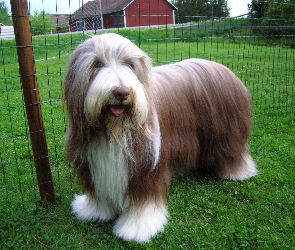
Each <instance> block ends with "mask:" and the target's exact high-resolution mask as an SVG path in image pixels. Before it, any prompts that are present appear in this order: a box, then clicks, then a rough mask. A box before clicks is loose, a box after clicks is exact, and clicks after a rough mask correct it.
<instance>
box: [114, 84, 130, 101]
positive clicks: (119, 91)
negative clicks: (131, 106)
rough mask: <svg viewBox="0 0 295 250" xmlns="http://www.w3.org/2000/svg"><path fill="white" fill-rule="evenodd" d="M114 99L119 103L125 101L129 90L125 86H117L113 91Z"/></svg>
mask: <svg viewBox="0 0 295 250" xmlns="http://www.w3.org/2000/svg"><path fill="white" fill-rule="evenodd" d="M113 95H114V97H115V98H116V99H117V100H119V101H125V100H127V99H128V97H129V95H130V90H129V88H127V87H126V86H119V87H116V88H115V89H114V90H113Z"/></svg>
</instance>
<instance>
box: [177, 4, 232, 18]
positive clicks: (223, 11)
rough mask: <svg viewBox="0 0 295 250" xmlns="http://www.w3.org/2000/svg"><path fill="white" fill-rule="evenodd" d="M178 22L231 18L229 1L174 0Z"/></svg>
mask: <svg viewBox="0 0 295 250" xmlns="http://www.w3.org/2000/svg"><path fill="white" fill-rule="evenodd" d="M173 4H174V5H175V6H176V7H177V14H176V22H177V23H184V22H190V21H200V20H208V19H211V18H212V19H214V18H221V17H227V16H229V7H228V3H227V0H174V1H173Z"/></svg>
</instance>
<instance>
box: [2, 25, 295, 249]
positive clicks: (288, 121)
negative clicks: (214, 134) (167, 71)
mask: <svg viewBox="0 0 295 250" xmlns="http://www.w3.org/2000/svg"><path fill="white" fill-rule="evenodd" d="M118 32H119V33H122V34H124V35H125V36H127V37H130V39H132V40H134V41H135V42H136V43H137V44H140V46H141V48H142V49H143V50H144V51H146V52H147V53H148V54H149V56H150V57H151V58H152V60H153V63H154V65H161V64H164V63H169V62H174V61H178V60H181V59H186V58H190V57H200V58H206V59H210V60H214V61H217V62H220V63H223V64H224V65H226V66H227V67H229V68H230V69H232V70H233V71H234V72H235V73H236V74H237V75H238V76H239V77H240V78H241V79H242V81H243V82H244V83H245V85H246V86H247V87H248V89H249V90H250V92H251V94H252V97H253V101H254V111H253V118H254V130H253V135H252V138H251V141H250V147H251V152H252V156H253V158H254V159H255V161H256V162H257V165H258V169H259V175H258V176H257V177H255V178H253V179H251V180H248V181H245V182H231V181H222V180H219V179H217V178H215V177H212V176H206V175H203V174H196V173H186V174H183V175H178V176H175V178H174V179H173V181H172V184H171V189H170V195H169V200H168V206H169V212H170V221H169V224H168V225H167V226H166V228H165V232H164V233H162V234H159V235H158V236H157V237H156V238H155V239H153V240H152V241H151V242H150V243H148V244H144V245H139V244H136V243H125V242H122V241H121V240H119V239H117V238H115V237H114V236H113V235H112V225H113V222H110V223H106V224H98V223H82V222H79V221H77V220H76V219H75V218H74V216H72V215H71V211H70V207H69V206H70V203H71V201H72V199H73V195H74V194H75V193H81V189H80V187H79V186H78V184H77V180H76V179H75V178H74V177H73V176H72V171H71V169H70V168H69V167H68V163H67V162H66V161H65V153H64V152H65V150H64V147H63V137H64V133H65V129H66V122H65V114H64V111H63V109H62V103H61V86H62V79H63V75H64V70H65V68H66V63H67V58H68V56H69V55H70V53H71V52H72V51H73V49H74V48H75V47H76V46H77V44H78V43H79V42H81V41H83V40H84V39H86V38H87V36H86V35H84V34H79V35H60V36H47V37H39V38H34V40H33V41H34V51H35V59H36V67H37V74H38V80H39V86H40V92H41V100H42V108H43V116H44V120H45V126H46V134H47V142H48V148H49V153H50V161H51V167H52V173H53V178H54V185H55V191H56V196H57V199H58V204H57V206H49V207H47V208H46V207H42V206H40V205H39V193H38V192H39V191H38V184H37V181H36V176H35V169H34V162H33V159H32V153H31V150H30V140H29V134H28V129H27V122H26V119H25V109H24V106H23V98H22V91H21V84H20V78H19V73H18V63H17V57H16V54H15V52H16V48H15V43H14V42H13V41H2V42H1V43H0V56H1V65H0V67H1V68H0V93H1V99H0V117H1V123H0V128H1V131H2V133H1V144H0V145H1V146H0V192H1V194H2V195H1V196H0V235H1V237H0V248H1V249H67V248H73V249H125V248H126V249H164V248H165V249H294V248H295V239H294V229H295V209H294V198H295V197H294V196H295V184H294V180H295V132H294V127H295V96H294V94H295V90H294V86H295V83H294V61H295V54H294V53H295V51H294V50H293V49H290V48H288V46H284V47H282V46H265V45H255V44H256V41H255V42H252V40H251V39H250V38H243V40H242V39H240V40H239V41H238V42H237V40H236V43H234V42H233V40H232V39H229V38H227V37H226V36H220V37H216V38H212V37H211V38H210V37H209V36H206V37H202V36H199V37H196V36H195V34H196V33H195V31H186V32H189V33H186V34H184V33H179V31H177V32H175V31H173V30H169V29H164V30H160V29H142V30H141V32H140V33H138V31H137V30H118ZM166 38H169V39H166ZM184 38H185V39H184ZM187 38H189V39H187Z"/></svg>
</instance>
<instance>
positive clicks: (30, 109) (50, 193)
mask: <svg viewBox="0 0 295 250" xmlns="http://www.w3.org/2000/svg"><path fill="white" fill-rule="evenodd" d="M10 4H11V12H12V19H13V26H14V33H15V40H16V46H17V54H18V61H19V71H20V76H21V81H22V87H23V94H24V99H25V106H26V113H27V119H28V124H29V130H30V138H31V143H32V150H33V155H34V160H35V167H36V174H37V180H38V184H39V191H40V196H41V200H42V201H46V202H48V203H56V199H55V192H54V186H53V181H52V174H51V169H50V163H49V155H48V147H47V142H46V135H45V127H44V121H43V117H42V108H41V101H40V95H39V88H38V81H37V76H36V67H35V59H34V53H33V45H32V37H31V30H30V19H29V12H28V3H27V1H26V0H10Z"/></svg>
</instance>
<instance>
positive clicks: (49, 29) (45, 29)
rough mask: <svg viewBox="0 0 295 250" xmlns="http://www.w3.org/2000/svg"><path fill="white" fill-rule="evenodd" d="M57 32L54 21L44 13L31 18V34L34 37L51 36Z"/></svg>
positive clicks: (36, 13)
mask: <svg viewBox="0 0 295 250" xmlns="http://www.w3.org/2000/svg"><path fill="white" fill-rule="evenodd" d="M55 31H56V27H55V25H54V22H53V20H52V19H51V18H50V16H49V15H48V14H45V12H44V11H41V12H40V13H38V12H35V14H34V15H33V16H31V32H32V35H33V36H36V35H45V34H50V33H53V32H55Z"/></svg>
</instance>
